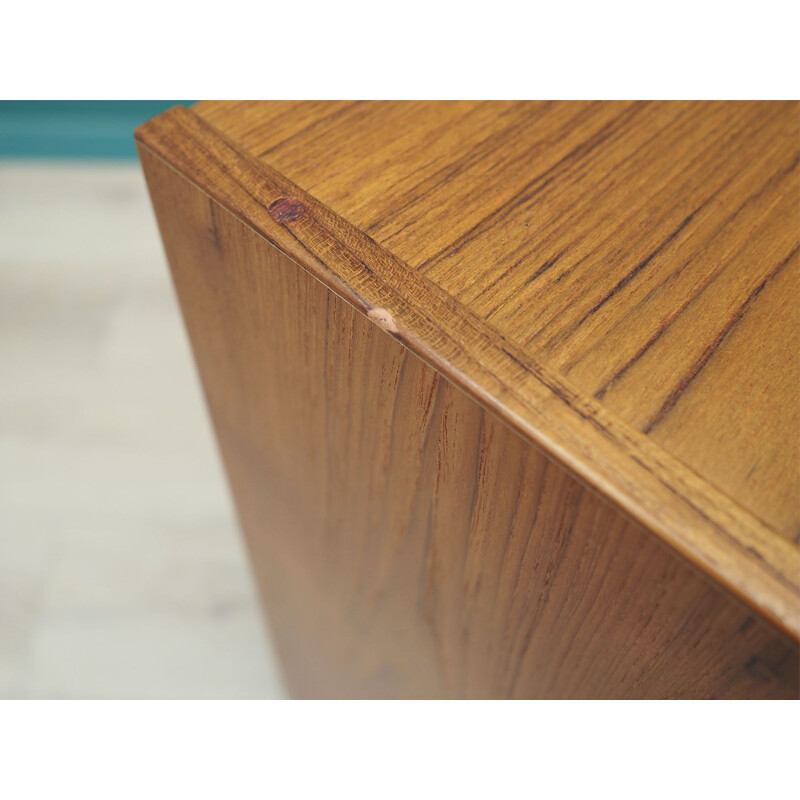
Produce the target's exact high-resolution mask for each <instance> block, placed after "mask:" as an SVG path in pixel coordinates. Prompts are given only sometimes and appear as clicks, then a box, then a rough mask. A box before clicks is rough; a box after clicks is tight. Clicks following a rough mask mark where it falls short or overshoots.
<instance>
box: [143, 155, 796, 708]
mask: <svg viewBox="0 0 800 800" xmlns="http://www.w3.org/2000/svg"><path fill="white" fill-rule="evenodd" d="M142 160H143V164H144V166H145V171H146V174H147V179H148V184H149V186H150V189H151V192H152V196H153V201H154V205H155V208H156V212H157V215H158V219H159V223H160V225H161V229H162V234H163V237H164V242H165V246H166V249H167V255H168V257H169V261H170V265H171V268H172V273H173V277H174V280H175V285H176V288H177V291H178V295H179V298H180V300H181V306H182V308H183V311H184V315H185V319H186V323H187V327H188V330H189V333H190V336H191V339H192V343H193V346H194V350H195V354H196V357H197V362H198V366H199V369H200V373H201V375H202V378H203V384H204V387H205V390H206V395H207V400H208V403H209V407H210V409H211V412H212V416H213V418H214V421H215V425H216V429H217V433H218V436H219V441H220V444H221V448H222V452H223V455H224V458H225V462H226V465H227V470H228V474H229V477H230V480H231V485H232V487H233V491H234V494H235V497H236V502H237V507H238V509H239V513H240V515H241V519H242V523H243V527H244V529H245V531H246V534H247V541H248V544H249V547H250V550H251V554H252V559H253V563H254V565H255V568H256V571H257V573H258V577H259V583H260V586H261V588H262V592H263V594H264V599H265V601H266V606H267V608H268V610H269V616H270V620H271V625H272V627H273V630H274V632H275V634H276V637H277V642H278V646H279V651H280V653H281V656H282V659H283V661H284V664H285V667H286V674H287V679H288V682H289V686H290V688H291V690H292V692H293V694H294V695H295V696H299V697H481V698H482V697H713V696H719V697H792V696H795V695H796V694H797V676H798V657H797V648H796V647H795V646H794V645H793V644H792V643H791V642H789V641H788V640H787V639H784V638H783V636H781V635H780V634H778V633H777V632H776V631H775V630H774V629H772V628H771V626H769V625H768V624H766V623H765V622H764V621H763V620H761V619H759V618H758V616H757V615H755V614H754V613H753V612H751V611H748V610H747V609H746V608H745V607H744V606H743V605H741V604H740V603H739V602H738V601H736V600H734V599H733V598H732V597H731V596H729V595H728V594H727V593H726V592H724V591H722V590H721V589H719V588H718V587H714V586H712V585H711V583H710V582H709V581H707V580H706V579H705V578H704V577H703V576H702V575H701V574H700V573H699V572H697V571H696V570H695V569H694V568H692V567H691V566H690V565H689V564H688V563H687V562H685V561H684V560H683V559H682V558H680V557H679V556H677V555H676V554H674V553H673V552H671V551H670V550H669V548H667V547H665V546H664V545H663V544H662V543H661V542H660V541H659V540H658V539H657V537H655V536H653V535H651V534H650V533H648V532H646V531H644V530H643V529H641V528H640V527H639V526H638V525H636V524H635V523H633V522H632V521H630V520H629V519H627V518H626V517H625V516H624V515H623V514H622V513H621V512H620V511H618V510H616V509H615V508H613V507H612V506H611V505H610V504H609V503H607V502H606V501H605V500H604V499H602V498H600V497H598V496H597V495H595V494H594V493H592V492H591V491H589V490H588V489H586V488H584V487H583V486H582V485H581V484H580V483H579V482H577V481H576V480H575V479H574V478H573V477H572V476H571V475H570V474H568V473H567V472H566V471H565V470H564V469H563V468H562V467H560V466H558V465H557V464H554V463H552V462H551V461H549V460H548V459H547V458H545V457H544V455H543V454H542V452H541V451H540V450H539V449H538V448H537V447H536V446H535V445H533V444H532V443H531V442H530V441H527V440H526V439H524V438H523V437H522V436H521V435H520V434H519V433H517V432H516V431H514V430H512V429H511V428H509V427H508V426H507V425H506V424H505V423H503V422H501V421H500V420H499V419H498V418H497V417H496V416H495V415H493V414H492V413H490V412H487V411H486V410H485V409H484V408H482V407H481V405H479V404H478V403H476V402H475V401H474V399H473V398H471V397H470V396H468V395H467V394H465V393H464V392H463V391H462V390H461V389H459V388H457V387H456V386H455V385H454V384H453V383H452V382H451V381H449V380H448V379H447V378H445V377H442V376H441V375H440V374H438V373H437V372H436V371H435V370H433V369H432V368H431V367H429V366H428V365H427V364H425V363H424V362H423V361H422V359H420V358H419V357H418V356H416V355H415V354H414V353H412V352H410V350H409V349H408V348H406V347H404V346H403V345H401V344H400V343H399V342H398V341H396V340H395V339H394V338H392V337H391V336H388V335H386V333H385V332H384V331H383V330H381V328H380V325H382V326H383V327H384V328H385V327H387V326H390V322H389V319H388V317H387V316H385V315H381V314H376V313H373V314H372V315H371V316H372V318H373V319H372V320H370V319H369V317H368V316H367V315H365V314H363V313H362V312H361V311H360V310H357V309H355V308H354V307H352V306H351V305H349V304H347V303H346V302H344V301H343V300H342V299H341V298H340V297H339V296H338V295H337V294H336V293H334V292H332V291H330V290H329V288H327V287H326V286H325V285H323V284H322V283H320V282H319V281H317V280H316V279H315V278H314V277H312V275H311V274H310V273H309V272H308V271H306V270H305V269H303V268H302V267H300V266H298V264H296V263H295V262H294V261H293V260H291V259H290V258H289V257H287V256H286V255H284V254H282V253H281V252H279V251H278V250H277V249H276V248H275V247H274V246H273V245H272V244H270V243H269V242H267V241H266V240H265V239H264V238H263V237H261V236H260V235H259V234H258V233H256V232H255V231H253V230H252V228H251V227H249V226H248V225H245V224H244V223H243V222H241V221H240V220H238V219H237V218H236V217H235V216H234V215H233V214H232V213H231V212H230V211H228V210H226V209H224V208H223V207H221V206H220V205H219V204H218V203H217V202H216V201H215V200H213V199H211V198H209V197H208V196H207V195H206V194H204V193H202V192H201V191H199V190H198V189H197V188H196V187H195V186H193V185H192V184H191V183H190V182H189V181H187V180H186V179H185V178H183V177H182V176H180V175H179V174H178V173H177V172H175V171H174V169H172V167H170V166H169V165H167V164H166V163H165V162H164V161H163V160H161V159H160V158H159V157H158V156H156V155H154V154H152V152H151V151H150V150H148V149H142ZM374 321H377V322H378V323H379V325H376V324H374Z"/></svg>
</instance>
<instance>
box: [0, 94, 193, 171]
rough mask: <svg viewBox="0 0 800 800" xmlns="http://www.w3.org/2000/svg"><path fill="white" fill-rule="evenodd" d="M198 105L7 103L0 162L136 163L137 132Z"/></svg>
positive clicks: (1, 115) (2, 105)
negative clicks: (178, 108)
mask: <svg viewBox="0 0 800 800" xmlns="http://www.w3.org/2000/svg"><path fill="white" fill-rule="evenodd" d="M193 102H194V101H193V100H21V101H12V100H2V101H0V158H5V159H7V158H76V159H135V158H136V147H135V146H134V143H133V131H134V129H135V128H136V127H137V126H138V125H141V123H143V122H145V121H146V120H148V119H150V118H151V117H154V116H156V114H160V113H161V112H162V111H164V110H165V109H167V108H170V107H171V106H174V105H179V104H180V105H191V104H192V103H193Z"/></svg>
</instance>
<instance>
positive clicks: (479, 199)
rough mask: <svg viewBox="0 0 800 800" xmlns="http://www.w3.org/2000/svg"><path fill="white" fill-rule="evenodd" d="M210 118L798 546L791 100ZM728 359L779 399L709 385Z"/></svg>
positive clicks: (259, 106) (218, 109)
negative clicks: (708, 373)
mask: <svg viewBox="0 0 800 800" xmlns="http://www.w3.org/2000/svg"><path fill="white" fill-rule="evenodd" d="M197 113H198V114H200V115H201V116H203V117H204V118H205V119H207V120H208V121H210V122H211V123H212V124H213V125H215V126H216V127H218V128H219V130H221V131H222V132H224V133H226V134H227V135H229V136H231V137H232V138H233V139H235V140H236V141H237V144H239V146H241V147H242V148H243V149H244V150H245V151H247V152H250V153H251V154H254V155H256V156H257V157H259V158H260V159H263V160H264V161H265V162H266V163H268V164H269V165H270V166H272V167H273V168H275V169H276V170H277V171H278V172H280V173H282V174H283V175H285V176H286V177H287V178H289V179H290V180H292V181H294V182H295V183H297V184H298V185H300V186H302V187H303V188H304V189H306V190H308V191H309V192H311V193H312V194H313V195H314V196H315V197H316V198H317V199H318V200H320V201H321V202H322V203H324V204H325V205H327V206H328V207H329V208H331V209H332V210H334V211H336V212H337V213H338V214H340V215H341V216H343V217H344V218H345V219H347V220H348V221H349V222H351V223H352V224H354V225H355V226H356V227H358V228H359V229H360V230H362V231H365V232H366V233H368V234H369V235H370V236H371V237H372V238H373V239H374V240H375V241H376V242H378V243H379V244H381V245H383V246H384V247H385V248H387V249H388V250H389V251H390V252H392V253H393V254H394V255H396V256H397V257H399V258H400V259H402V260H403V261H404V262H405V263H406V264H408V265H409V266H410V267H411V268H413V269H415V270H418V271H419V272H421V273H423V274H424V275H425V276H426V277H427V278H428V279H429V280H431V281H432V282H434V283H436V284H437V285H438V286H440V287H441V288H443V289H444V290H445V291H446V292H447V293H448V294H449V295H451V296H453V297H454V298H456V299H458V300H459V301H460V302H461V303H463V304H464V306H465V307H467V308H468V309H469V310H470V311H471V312H473V313H474V314H476V315H477V316H479V317H481V318H482V319H483V320H485V321H486V323H487V324H488V325H490V326H491V327H492V328H493V329H494V330H496V331H498V332H499V333H500V334H501V335H502V336H503V337H505V338H507V339H509V340H510V341H513V342H514V343H515V344H517V345H518V346H520V347H521V348H522V349H523V350H524V351H525V352H526V353H527V354H529V355H530V356H532V357H534V358H536V359H537V360H539V361H541V362H543V363H546V364H547V365H548V366H549V367H550V368H552V369H554V370H556V371H557V372H559V373H560V374H562V375H565V376H568V377H569V378H570V380H571V381H572V382H573V383H574V384H575V385H576V386H577V388H578V389H580V390H582V391H583V392H585V393H587V394H589V395H593V396H595V397H597V398H599V399H601V400H602V403H603V406H604V407H605V408H607V409H609V410H611V411H613V412H615V413H616V414H618V415H620V416H621V417H622V418H623V419H624V420H625V421H626V422H628V423H629V424H631V425H633V426H635V427H636V428H638V429H639V430H642V431H645V432H647V433H648V434H650V435H651V436H653V438H655V439H656V440H657V441H658V442H659V444H661V445H662V446H663V447H664V449H665V450H667V451H668V452H670V453H671V454H672V455H674V456H676V457H678V458H679V459H680V460H682V461H683V462H684V463H686V464H687V465H688V466H690V467H692V468H693V469H695V470H696V471H697V472H698V473H699V474H700V475H702V476H703V477H704V478H706V479H707V480H708V481H710V482H711V483H712V484H713V485H715V486H716V487H718V488H719V489H721V490H722V491H724V492H726V493H727V494H728V495H729V496H730V497H732V498H735V499H736V500H737V501H738V502H739V503H741V504H742V505H743V506H744V507H745V508H747V509H748V510H749V511H750V512H752V513H753V514H754V515H756V516H757V517H759V518H760V519H762V520H763V521H764V522H765V523H766V525H768V526H769V527H771V528H773V529H774V530H775V531H776V532H777V533H779V534H780V535H781V536H783V537H785V538H787V539H790V540H794V541H797V540H798V537H799V536H800V421H799V420H798V411H797V409H798V405H800V404H798V402H797V399H798V398H797V386H798V384H799V383H800V372H799V371H798V359H797V357H796V353H797V350H798V346H800V323H799V322H798V317H797V309H798V307H800V294H799V293H798V292H799V291H800V289H799V288H798V287H800V281H799V280H798V264H800V260H798V244H799V243H800V235H799V233H798V215H800V203H798V190H799V189H800V184H799V183H798V174H800V173H799V172H798V155H799V152H800V144H799V143H800V125H798V122H799V121H800V117H799V116H798V105H797V104H796V103H452V104H449V103H448V104H443V103H377V104H375V103H356V104H340V103H335V104H312V105H307V104H299V105H297V104H272V103H245V104H228V103H206V104H201V105H200V106H198V107H197ZM778 282H780V283H783V284H784V287H783V288H782V290H777V289H776V290H775V293H776V294H777V293H781V294H783V295H786V293H787V292H788V297H786V302H785V303H784V304H783V305H781V304H777V305H776V304H774V303H773V302H772V299H771V298H770V297H769V296H768V294H767V295H765V294H763V293H762V289H769V288H771V287H772V285H773V284H775V283H778ZM759 308H762V309H763V308H767V309H769V313H759ZM756 318H758V319H757V320H756ZM743 326H747V327H748V328H749V329H750V330H749V332H748V334H747V335H746V336H745V335H742V336H734V334H735V333H736V332H737V330H738V329H739V328H741V327H743ZM753 341H756V342H757V343H758V344H757V345H756V346H753V345H752V344H751V343H752V342H753ZM726 357H727V358H728V359H729V360H730V361H732V362H738V363H740V364H741V365H744V364H747V365H748V368H752V367H753V366H755V367H756V370H759V371H761V372H762V373H766V374H765V375H763V376H762V377H766V378H768V381H767V383H766V384H764V383H760V384H756V385H755V386H753V385H748V386H742V385H741V383H740V381H738V380H736V379H735V378H734V379H733V380H732V381H723V380H722V379H721V375H718V377H717V379H716V380H713V381H705V382H703V384H702V385H701V384H700V383H698V382H697V381H696V378H697V377H698V376H699V375H701V374H702V373H703V372H704V371H705V370H706V368H707V367H709V368H710V367H713V364H714V361H715V360H716V359H719V358H726ZM777 358H779V359H780V360H779V361H777V362H776V359H777ZM776 364H780V369H779V368H777V367H776ZM765 385H766V387H767V390H766V391H760V390H759V387H764V386H765ZM747 390H749V391H747ZM741 398H744V404H745V405H746V407H747V415H746V419H741V420H737V422H740V423H741V424H727V415H726V414H725V413H719V409H720V408H726V407H727V406H728V405H729V404H731V403H734V404H736V405H739V406H741V405H742V401H741ZM709 408H713V409H714V410H715V411H716V412H717V413H716V414H714V415H713V417H714V420H716V421H717V424H716V425H713V424H712V425H711V426H709V424H708V423H709V416H711V415H709V413H708V410H709ZM672 415H675V417H678V418H679V420H678V421H676V422H675V423H674V424H670V423H671V422H672V420H671V417H672ZM720 421H721V422H720ZM710 453H716V454H717V455H718V458H715V459H709V454H710Z"/></svg>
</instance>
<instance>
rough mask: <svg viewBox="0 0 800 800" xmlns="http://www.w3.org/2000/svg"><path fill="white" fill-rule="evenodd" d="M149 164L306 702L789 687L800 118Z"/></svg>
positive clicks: (660, 122)
mask: <svg viewBox="0 0 800 800" xmlns="http://www.w3.org/2000/svg"><path fill="white" fill-rule="evenodd" d="M136 137H137V140H138V146H139V151H140V155H141V160H142V164H143V166H144V170H145V174H146V177H147V182H148V185H149V189H150V193H151V196H152V201H153V205H154V207H155V212H156V216H157V218H158V223H159V226H160V230H161V235H162V238H163V241H164V246H165V249H166V253H167V257H168V260H169V264H170V268H171V271H172V275H173V279H174V283H175V287H176V289H177V294H178V298H179V300H180V305H181V308H182V311H183V315H184V318H185V322H186V326H187V328H188V332H189V336H190V339H191V342H192V346H193V349H194V354H195V358H196V361H197V365H198V368H199V372H200V376H201V379H202V383H203V386H204V389H205V395H206V399H207V402H208V406H209V408H210V411H211V416H212V418H213V422H214V426H215V429H216V433H217V437H218V440H219V444H220V448H221V451H222V455H223V458H224V461H225V465H226V469H227V474H228V477H229V480H230V485H231V488H232V491H233V494H234V497H235V501H236V506H237V509H238V513H239V517H240V520H241V524H242V527H243V529H244V532H245V538H246V541H247V545H248V549H249V553H250V556H251V558H252V563H253V566H254V569H255V573H256V575H257V578H258V581H259V585H260V589H261V593H262V596H263V601H264V604H265V608H266V610H267V614H268V618H269V622H270V628H271V630H272V632H273V635H274V638H275V641H276V644H277V649H278V653H279V656H280V659H281V662H282V665H283V669H284V672H285V678H286V681H287V685H288V687H289V689H290V691H291V693H292V694H293V695H294V696H296V697H325V698H328V697H330V698H339V697H343V698H712V697H720V698H794V697H797V696H798V680H799V678H800V668H799V667H798V639H799V638H800V545H799V544H798V539H799V536H800V534H799V531H800V416H799V414H800V400H799V395H800V280H799V277H800V275H799V272H800V253H799V252H798V248H799V246H800V245H799V243H800V169H799V167H798V154H799V153H800V105H799V104H798V103H796V102H753V103H750V102H747V103H745V102H306V101H304V102H234V101H230V102H229V101H224V102H203V103H200V104H198V105H195V106H193V107H192V108H185V107H176V108H174V109H171V110H169V111H167V112H166V113H164V114H162V115H160V116H159V117H156V118H155V119H153V120H151V121H150V122H148V123H146V124H145V125H143V126H142V127H141V128H139V129H138V131H137V132H136Z"/></svg>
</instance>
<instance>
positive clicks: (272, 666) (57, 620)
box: [0, 162, 283, 698]
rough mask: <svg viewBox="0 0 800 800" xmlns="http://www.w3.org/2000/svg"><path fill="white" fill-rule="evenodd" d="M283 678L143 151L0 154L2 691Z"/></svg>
mask: <svg viewBox="0 0 800 800" xmlns="http://www.w3.org/2000/svg"><path fill="white" fill-rule="evenodd" d="M282 696H283V689H282V687H281V682H280V678H279V674H278V670H277V665H276V661H275V658H274V655H273V653H272V650H271V647H270V645H269V642H268V636H267V634H266V629H265V627H264V624H263V622H262V618H261V614H260V612H259V609H258V607H257V600H256V590H255V586H254V581H253V579H252V576H251V574H250V572H249V567H248V564H247V561H246V556H245V552H244V546H243V542H242V540H241V538H240V535H239V532H238V530H237V528H236V524H235V521H234V513H233V509H232V506H231V501H230V498H229V495H228V492H227V487H226V485H225V481H224V477H223V473H222V468H221V465H220V462H219V460H218V457H217V453H216V450H215V445H214V441H213V436H212V433H211V428H210V423H209V420H208V417H207V414H206V410H205V407H204V405H203V401H202V395H201V391H200V387H199V383H198V380H197V377H196V375H195V372H194V367H193V363H192V359H191V354H190V351H189V347H188V343H187V339H186V336H185V334H184V331H183V327H182V322H181V320H180V315H179V311H178V308H177V304H176V301H175V297H174V295H173V292H172V287H171V285H170V282H169V275H168V270H167V266H166V263H165V260H164V256H163V253H162V250H161V243H160V241H159V238H158V232H157V228H156V224H155V220H154V218H153V215H152V211H151V209H150V204H149V200H148V197H147V192H146V188H145V185H144V180H143V178H142V175H141V171H140V169H139V167H138V165H136V164H133V163H131V164H124V165H110V166H109V165H105V166H102V165H74V164H58V163H51V164H34V163H25V162H16V163H13V162H6V163H2V162H0V698H278V697H282Z"/></svg>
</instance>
